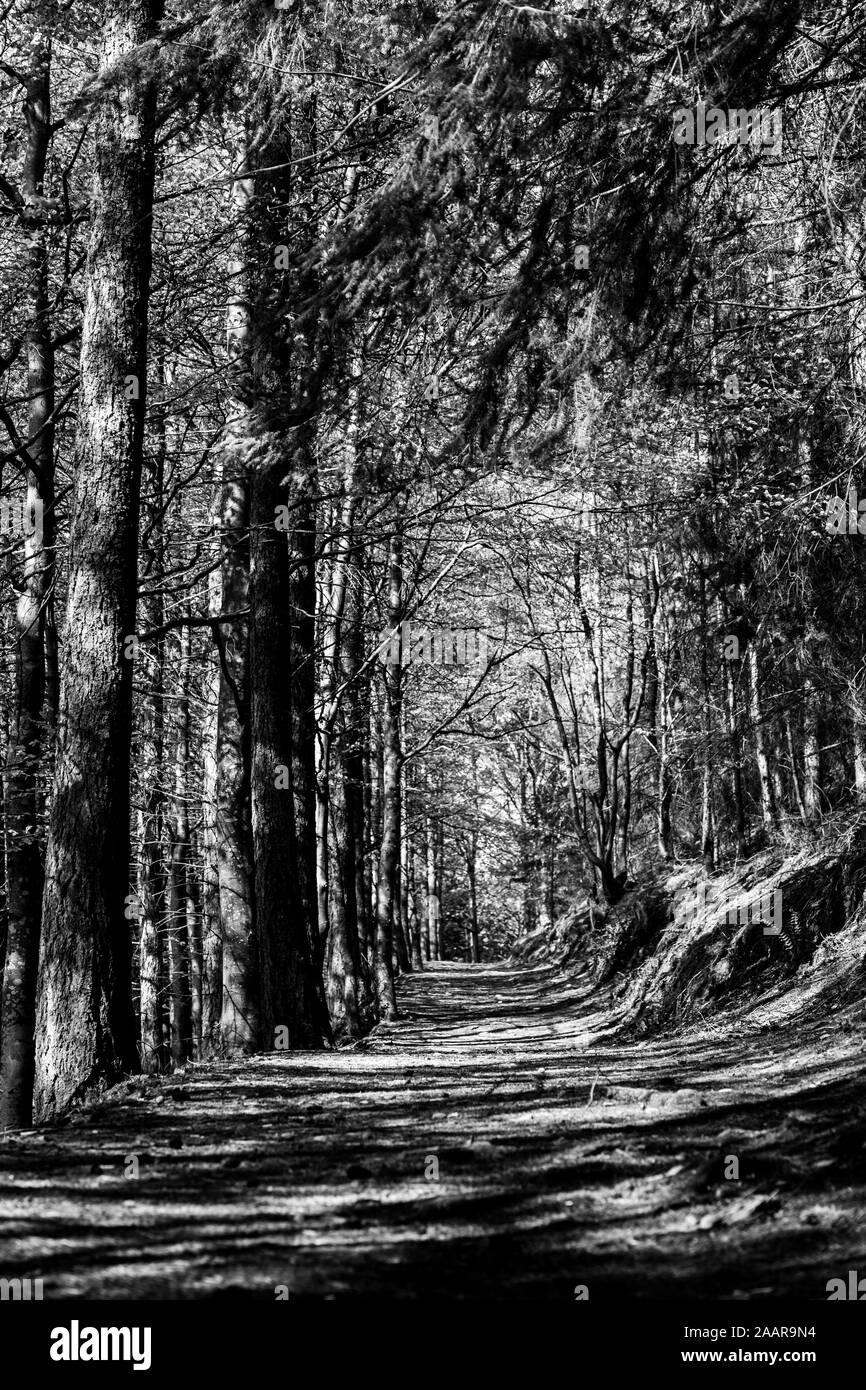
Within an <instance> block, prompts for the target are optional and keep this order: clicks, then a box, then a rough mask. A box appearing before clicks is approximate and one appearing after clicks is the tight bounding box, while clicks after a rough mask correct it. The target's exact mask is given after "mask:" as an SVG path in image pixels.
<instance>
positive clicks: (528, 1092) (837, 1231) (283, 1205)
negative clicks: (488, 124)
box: [0, 964, 866, 1298]
mask: <svg viewBox="0 0 866 1390" xmlns="http://www.w3.org/2000/svg"><path fill="white" fill-rule="evenodd" d="M399 997H400V1005H401V1009H402V1010H403V1013H404V1017H403V1018H402V1019H401V1020H400V1021H398V1022H397V1023H394V1024H390V1025H380V1026H379V1027H378V1028H377V1029H376V1030H375V1032H374V1033H373V1034H372V1035H371V1036H370V1038H368V1039H366V1040H365V1041H364V1042H363V1043H362V1044H360V1045H358V1046H355V1047H352V1048H349V1049H343V1050H340V1051H338V1052H331V1053H316V1054H312V1053H305V1054H284V1055H279V1054H271V1055H269V1056H266V1057H258V1058H254V1059H252V1060H250V1061H247V1062H242V1063H241V1062H237V1063H228V1064H224V1063H211V1064H206V1065H200V1066H196V1067H192V1068H190V1069H189V1070H188V1074H187V1076H186V1078H185V1079H183V1080H181V1081H180V1082H179V1081H178V1078H176V1077H173V1078H167V1079H166V1080H165V1081H163V1082H162V1083H160V1084H156V1083H154V1084H150V1085H146V1084H142V1085H139V1084H138V1083H130V1089H127V1088H123V1089H122V1093H121V1094H120V1096H119V1097H118V1098H117V1099H115V1100H113V1101H112V1100H109V1102H108V1103H106V1104H105V1105H102V1106H100V1107H97V1108H91V1109H90V1110H89V1111H86V1112H82V1113H80V1114H76V1115H73V1116H72V1117H70V1118H69V1119H68V1121H67V1122H66V1123H61V1124H60V1125H59V1126H58V1125H52V1126H49V1127H46V1128H44V1129H41V1130H36V1131H27V1132H25V1133H23V1134H20V1135H6V1136H4V1137H3V1138H2V1142H0V1276H5V1277H15V1276H21V1277H24V1276H27V1275H29V1276H31V1277H40V1276H41V1277H42V1278H43V1279H44V1291H45V1297H46V1298H56V1297H70V1296H88V1297H92V1298H126V1297H144V1298H148V1297H149V1298H159V1297H163V1298H165V1297H170V1298H200V1297H208V1296H222V1295H232V1296H246V1297H250V1296H252V1297H259V1298H274V1296H275V1293H274V1291H275V1288H276V1287H277V1286H279V1285H285V1286H287V1288H288V1290H289V1292H290V1294H291V1295H292V1296H296V1295H303V1294H329V1293H333V1294H354V1293H362V1294H377V1293H379V1294H388V1295H411V1294H439V1295H443V1296H446V1297H454V1296H460V1295H471V1296H481V1297H497V1296H502V1295H503V1294H504V1293H508V1294H513V1295H543V1296H563V1297H567V1298H571V1297H573V1296H574V1289H575V1286H576V1285H578V1284H585V1285H588V1287H589V1292H590V1297H596V1296H602V1297H604V1296H612V1295H622V1296H626V1297H630V1298H634V1297H638V1298H639V1297H642V1296H644V1297H645V1296H648V1295H650V1294H651V1295H652V1296H654V1297H665V1296H670V1295H681V1296H685V1297H701V1296H716V1297H730V1296H756V1295H757V1296H760V1295H767V1296H772V1295H775V1294H781V1293H787V1294H792V1293H793V1294H799V1295H801V1296H803V1297H807V1298H826V1292H825V1286H826V1282H827V1280H828V1279H830V1278H835V1277H843V1278H844V1277H846V1274H847V1271H848V1270H849V1269H858V1268H859V1269H860V1270H861V1272H862V1273H863V1274H866V1248H864V1244H866V1242H864V1236H863V1231H864V1229H866V1149H864V1143H866V1118H864V1095H866V1090H864V1079H863V1061H864V1052H863V1048H864V1041H866V1030H864V1028H863V1027H862V1026H861V1025H860V1024H857V1025H851V1024H847V1025H846V1026H845V1031H842V1029H841V1028H840V1026H839V1025H838V1024H834V1023H832V1022H830V1021H826V1020H825V1021H823V1022H816V1023H814V1024H812V1025H809V1026H804V1025H802V1024H799V1025H797V1026H796V1027H792V1028H785V1027H778V1028H777V1027H773V1026H771V1027H769V1028H767V1027H766V1026H765V1030H764V1031H759V1030H758V1029H757V1028H755V1027H752V1028H751V1029H749V1027H748V1026H747V1025H746V1023H745V1022H744V1021H743V1020H742V1019H741V1020H740V1021H738V1022H735V1023H734V1024H732V1025H729V1027H728V1029H727V1030H725V1029H721V1028H713V1029H702V1030H692V1031H690V1032H686V1033H680V1034H678V1035H677V1036H676V1037H668V1038H653V1039H649V1040H643V1041H639V1042H622V1041H618V1040H617V1039H616V1037H615V1034H614V1031H613V1025H614V1022H615V1018H614V1016H613V1015H612V1014H611V1013H610V1011H609V1009H608V1008H607V1005H606V1000H605V996H604V995H603V994H599V993H598V992H597V991H596V992H594V991H593V990H592V989H591V988H590V986H589V984H588V983H587V981H586V980H585V979H582V978H575V977H573V976H571V977H562V976H555V975H554V974H553V973H552V972H551V971H550V970H546V969H519V968H515V967H511V966H508V965H498V966H475V967H469V966H460V965H448V964H445V965H440V966H436V967H433V968H431V969H429V970H427V971H425V972H424V974H423V975H421V976H418V977H412V978H408V979H406V980H404V981H402V982H401V986H400V996H399ZM113 1094H114V1096H117V1092H115V1093H113ZM728 1155H731V1156H734V1157H737V1158H738V1159H739V1170H740V1177H739V1180H737V1179H733V1178H730V1177H729V1178H726V1177H725V1168H726V1156H728ZM132 1156H134V1157H135V1158H136V1159H137V1168H138V1176H137V1177H136V1176H134V1175H132V1174H134V1170H135V1167H136V1165H135V1164H132V1163H130V1162H129V1159H130V1157H132ZM434 1159H435V1160H436V1161H437V1162H438V1177H436V1176H435V1174H436V1163H435V1162H433V1160H434ZM727 1166H728V1169H729V1171H730V1170H731V1168H732V1165H730V1163H728V1164H727ZM127 1172H128V1173H130V1176H126V1175H125V1173H127Z"/></svg>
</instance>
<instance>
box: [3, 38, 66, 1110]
mask: <svg viewBox="0 0 866 1390" xmlns="http://www.w3.org/2000/svg"><path fill="white" fill-rule="evenodd" d="M30 53H31V58H30V67H29V70H28V72H27V74H26V86H25V97H24V117H25V123H26V126H27V132H28V138H27V144H26V152H25V158H24V171H23V178H22V191H23V193H24V197H25V200H26V201H28V202H33V201H35V200H36V199H37V198H39V197H41V196H42V195H43V191H44V177H45V163H46V159H47V154H48V146H49V143H50V140H51V56H50V45H49V40H48V36H47V34H44V33H42V32H39V31H37V33H36V34H35V35H34V42H33V45H32V48H31V50H30ZM24 221H25V226H26V227H27V229H28V241H29V261H30V280H31V284H32V286H33V299H32V305H31V306H30V323H29V327H28V331H27V400H28V413H27V438H28V439H33V437H34V436H38V437H37V438H35V439H34V442H33V443H32V444H31V445H30V446H29V448H28V450H27V453H28V458H29V465H30V466H29V467H28V468H27V470H26V473H25V478H24V485H25V494H26V502H25V504H24V505H25V517H26V521H25V528H24V529H25V534H24V538H23V542H22V544H23V549H24V564H23V575H22V588H21V591H20V593H19V596H18V602H17V606H16V615H15V617H16V627H17V643H16V652H15V714H14V731H13V734H12V736H11V738H10V740H9V747H8V750H7V760H6V910H7V936H6V951H5V966H4V969H3V974H2V1002H0V1019H2V1028H0V1129H3V1128H5V1127H6V1126H27V1125H29V1124H30V1123H31V1116H32V1103H33V1076H34V1059H33V1031H34V1026H35V1020H36V979H37V966H38V957H39V923H40V914H41V905H42V891H43V887H44V877H43V870H42V857H41V853H40V843H39V842H40V834H39V829H38V827H39V819H40V810H41V804H40V803H41V796H40V789H39V776H40V771H41V769H42V766H43V763H44V760H45V754H46V747H45V735H46V724H47V721H46V709H45V705H46V693H47V692H46V642H45V635H46V627H47V622H48V612H49V610H50V609H51V607H52V604H53V597H52V594H53V583H54V539H53V537H54V425H53V423H51V416H52V413H53V411H54V352H53V348H52V345H51V317H50V299H49V283H48V268H49V267H48V258H49V246H48V234H47V231H46V228H45V226H44V225H42V224H40V223H39V222H38V220H37V215H36V213H35V212H34V213H33V214H32V215H28V214H27V213H25V214H24ZM2 959H3V956H2V955H0V960H2Z"/></svg>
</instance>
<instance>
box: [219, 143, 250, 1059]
mask: <svg viewBox="0 0 866 1390" xmlns="http://www.w3.org/2000/svg"><path fill="white" fill-rule="evenodd" d="M236 159H237V163H238V166H239V167H240V168H242V169H245V168H246V163H247V150H246V146H245V145H244V146H242V147H240V148H239V149H238V151H237V153H236ZM252 194H253V181H252V179H250V178H237V179H235V182H234V185H233V190H232V196H233V202H234V210H235V215H236V217H237V218H238V222H239V229H238V231H237V233H236V237H237V246H236V250H235V258H234V259H233V260H232V261H231V262H230V263H229V276H230V284H231V291H230V297H229V303H228V312H227V336H228V350H229V361H230V365H231V373H232V376H231V394H232V399H230V401H229V406H228V411H227V416H228V418H227V421H226V434H225V441H224V447H223V451H222V494H221V500H220V527H221V551H222V561H221V579H222V582H221V589H222V601H221V605H220V606H221V611H222V612H223V613H224V614H235V615H236V616H235V617H234V618H233V619H232V620H231V621H230V622H226V623H223V624H220V625H219V626H215V627H214V629H213V635H214V640H215V641H216V643H217V647H218V650H219V654H220V666H221V674H220V687H219V707H218V711H217V769H218V782H217V793H216V842H217V849H218V863H217V871H218V875H219V905H220V924H221V930H222V1002H221V1008H220V1037H221V1041H222V1046H223V1047H224V1048H226V1049H227V1050H228V1051H229V1052H251V1051H253V1050H254V1049H255V1047H256V1045H257V1043H258V1031H259V1019H258V978H257V962H256V945H255V935H254V931H255V928H254V918H253V911H254V904H253V846H252V828H251V823H250V727H249V619H248V617H247V616H246V613H247V605H248V602H249V587H250V573H249V570H250V540H249V492H250V483H249V467H248V464H247V462H246V453H245V450H246V440H247V438H248V434H249V428H248V427H249V418H248V412H247V409H246V406H245V405H244V378H245V375H246V372H247V370H248V362H249V352H250V341H249V339H250V309H249V285H248V282H247V272H246V262H245V254H246V253H245V246H246V218H247V217H248V215H249V207H250V202H251V199H252Z"/></svg>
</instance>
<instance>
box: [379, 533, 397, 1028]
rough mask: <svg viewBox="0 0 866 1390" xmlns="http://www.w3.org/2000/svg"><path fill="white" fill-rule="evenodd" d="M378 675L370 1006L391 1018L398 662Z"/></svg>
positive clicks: (391, 593)
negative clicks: (378, 793)
mask: <svg viewBox="0 0 866 1390" xmlns="http://www.w3.org/2000/svg"><path fill="white" fill-rule="evenodd" d="M402 617H403V537H402V534H401V530H400V523H399V521H398V524H397V526H396V527H395V530H394V534H393V536H392V537H391V543H390V546H389V555H388V627H389V628H390V629H395V628H397V629H399V627H400V623H401V621H402ZM382 670H383V677H382V681H383V686H384V695H385V698H384V701H383V708H382V755H383V761H382V842H381V849H380V853H379V882H378V893H377V898H376V1001H377V1003H378V1006H379V1016H380V1017H381V1018H384V1019H391V1018H396V1016H397V998H396V995H395V993H394V962H393V959H392V954H391V953H392V950H393V933H392V917H393V911H394V893H395V889H396V879H397V869H398V865H399V861H400V778H401V767H402V750H401V747H400V706H401V701H402V689H403V667H402V664H401V662H399V661H398V662H397V663H396V664H395V665H388V666H385V667H383V668H382Z"/></svg>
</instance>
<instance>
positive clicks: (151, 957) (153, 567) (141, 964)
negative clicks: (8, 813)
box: [130, 372, 168, 1073]
mask: <svg viewBox="0 0 866 1390" xmlns="http://www.w3.org/2000/svg"><path fill="white" fill-rule="evenodd" d="M163 378H164V372H163ZM164 420H165V416H164V413H163V412H157V416H156V420H155V422H154V434H155V436H156V437H155V439H154V441H153V447H152V449H151V450H150V451H149V455H150V457H149V459H148V460H147V461H146V463H145V469H146V473H145V490H144V496H143V499H142V513H143V519H144V522H145V525H144V527H143V540H142V557H141V560H142V563H141V584H142V589H143V590H144V592H143V594H142V597H141V621H142V623H143V624H144V625H145V628H146V629H147V630H158V629H159V628H161V627H162V625H163V623H164V621H165V604H164V600H163V595H162V586H163V583H164V577H163V576H164V570H165V558H164V540H163V505H164V497H163V481H164V478H163V475H164V467H165V428H164ZM148 591H151V592H148ZM140 661H141V667H140V673H141V670H145V671H147V670H148V668H149V675H148V678H147V681H146V685H145V689H144V691H143V693H142V698H141V754H140V759H141V792H140V794H141V799H142V809H141V811H140V812H139V817H138V829H139V844H138V901H137V904H136V906H137V909H138V928H139V935H138V974H139V1051H140V1058H141V1069H142V1071H144V1072H149V1073H155V1072H160V1071H162V1070H164V1068H165V1066H166V1064H167V1060H168V1059H167V1057H166V1056H165V1054H164V1052H163V1045H162V1035H163V1008H162V994H161V992H160V977H161V975H162V973H163V962H162V939H161V936H160V923H161V922H163V921H164V919H165V911H166V906H165V902H166V894H165V863H164V859H163V827H164V824H165V795H164V791H163V776H164V768H163V758H164V751H165V750H164V714H163V702H164V696H165V637H164V636H162V635H160V636H158V637H156V638H155V639H154V640H153V645H152V647H151V648H150V650H148V651H145V652H143V653H142V655H141V658H140ZM145 663H147V665H145ZM130 917H131V918H134V917H135V913H134V912H131V913H130Z"/></svg>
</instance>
